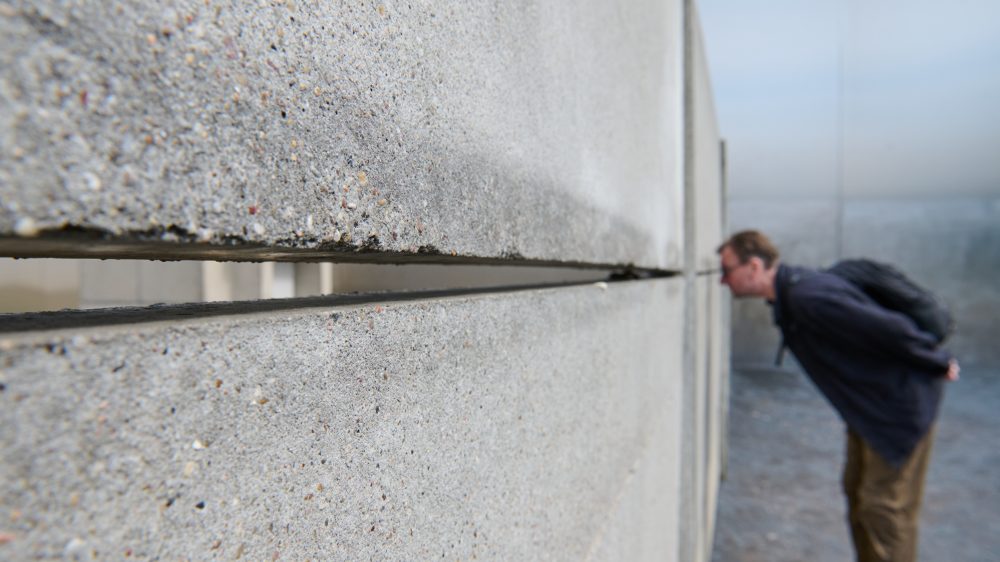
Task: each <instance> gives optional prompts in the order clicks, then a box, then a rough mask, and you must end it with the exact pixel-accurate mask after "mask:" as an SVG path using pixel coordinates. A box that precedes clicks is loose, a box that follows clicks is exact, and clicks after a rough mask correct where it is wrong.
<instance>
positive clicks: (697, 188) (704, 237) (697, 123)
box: [690, 2, 723, 271]
mask: <svg viewBox="0 0 1000 562" xmlns="http://www.w3.org/2000/svg"><path fill="white" fill-rule="evenodd" d="M693 5H694V3H693V2H692V6H693ZM695 21H697V19H696V20H695ZM692 34H693V37H692V42H691V43H692V45H691V46H692V48H693V49H694V53H693V59H694V61H693V62H694V65H693V68H692V77H693V79H692V82H693V83H692V88H693V93H694V95H693V96H692V100H691V104H692V106H693V107H692V109H693V115H692V117H693V124H694V130H693V131H692V132H691V134H692V135H694V139H693V141H694V142H693V146H692V148H693V152H694V153H693V154H692V155H691V156H690V157H691V158H693V161H694V198H695V201H694V210H695V215H694V217H693V220H694V222H695V224H694V233H695V240H694V244H695V263H694V267H695V269H696V270H697V271H709V270H713V269H718V267H719V262H718V257H717V256H716V254H715V249H716V248H718V247H719V244H721V243H722V231H723V224H722V145H721V141H720V136H719V124H718V120H717V118H716V115H715V101H714V96H713V94H712V83H711V79H710V77H709V72H708V58H707V56H706V53H705V44H704V39H703V37H702V33H701V25H700V24H699V25H695V26H693V29H692Z"/></svg>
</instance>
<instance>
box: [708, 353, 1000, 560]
mask: <svg viewBox="0 0 1000 562" xmlns="http://www.w3.org/2000/svg"><path fill="white" fill-rule="evenodd" d="M998 403H1000V370H998V369H995V368H994V369H991V368H976V369H964V370H963V371H962V380H960V381H959V382H957V383H954V384H952V385H950V386H949V388H948V390H947V394H946V397H945V400H944V405H943V408H942V413H941V417H940V419H939V420H938V426H937V434H936V439H935V443H934V451H933V453H932V457H931V465H930V469H929V473H928V476H927V484H926V491H925V496H924V508H923V514H922V516H921V527H920V557H919V559H920V560H924V561H928V562H938V561H949V562H983V561H987V560H996V559H997V553H1000V513H998V511H997V509H996V506H997V502H998V500H1000V476H998V474H1000V473H998V471H997V469H996V467H997V466H998V464H1000V451H998V449H997V447H996V446H995V444H996V443H997V441H998V438H1000V436H998V429H997V428H998V427H1000V409H998V408H997V406H996V405H997V404H998ZM730 431H731V436H730V449H729V471H728V480H726V481H725V482H724V483H723V486H722V494H721V496H720V501H719V518H718V525H717V527H716V535H715V550H714V555H713V558H712V559H713V560H714V561H715V562H802V561H805V560H808V561H809V562H840V561H843V560H851V559H853V550H852V547H851V543H850V536H849V531H848V529H847V523H846V505H845V503H844V500H843V497H842V494H841V491H840V471H841V467H842V463H843V454H844V440H845V436H844V429H843V424H842V423H841V422H840V420H839V418H838V417H837V416H836V414H835V413H834V412H833V410H832V408H830V407H829V406H828V405H827V404H826V402H825V400H824V399H823V398H822V396H821V395H820V394H819V392H818V391H816V390H815V389H814V388H813V387H812V385H811V383H810V382H809V381H808V379H806V378H805V376H804V375H802V374H799V373H793V372H779V371H769V370H757V371H749V370H736V371H734V373H733V378H732V410H731V418H730Z"/></svg>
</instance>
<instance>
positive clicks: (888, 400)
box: [771, 265, 951, 466]
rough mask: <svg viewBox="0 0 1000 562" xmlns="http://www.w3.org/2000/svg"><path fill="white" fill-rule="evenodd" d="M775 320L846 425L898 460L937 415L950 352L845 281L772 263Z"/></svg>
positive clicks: (897, 462) (889, 459) (887, 456)
mask: <svg viewBox="0 0 1000 562" xmlns="http://www.w3.org/2000/svg"><path fill="white" fill-rule="evenodd" d="M771 304H772V306H773V312H774V323H775V324H777V325H778V327H779V328H780V329H781V333H782V336H784V339H785V345H786V346H787V347H788V349H789V350H791V352H792V353H793V354H794V355H795V358H796V359H797V360H798V361H799V363H800V364H801V365H802V367H803V368H804V369H805V371H806V373H807V374H808V375H809V378H811V379H812V381H813V383H814V384H815V385H816V386H817V387H818V388H819V390H820V391H821V392H822V393H823V395H824V396H826V398H827V400H829V401H830V403H831V404H832V405H833V407H834V408H835V409H836V410H837V412H838V413H839V414H840V416H841V417H842V418H843V419H844V422H845V423H847V426H848V427H849V428H850V429H852V430H854V432H855V433H857V434H858V435H859V436H861V438H862V439H863V440H864V441H865V442H866V443H868V445H869V446H870V447H871V448H872V449H874V450H875V452H876V453H878V454H879V455H881V456H882V457H883V458H884V459H885V460H886V461H887V462H889V463H890V464H893V465H895V466H899V465H900V464H902V462H903V461H904V460H906V458H907V457H909V456H910V453H911V452H912V451H913V449H914V447H916V445H917V442H918V441H920V439H921V438H922V437H923V436H924V434H926V433H927V430H928V429H929V428H930V426H931V424H933V423H934V419H935V417H936V416H937V411H938V405H939V404H940V402H941V396H942V393H943V386H944V382H945V377H944V375H945V374H946V373H947V371H948V362H949V360H950V359H951V355H950V354H949V353H948V352H946V351H944V350H942V349H939V348H937V347H936V344H935V342H934V339H933V338H932V337H931V336H930V335H928V334H926V333H924V332H922V331H920V330H919V329H917V327H916V325H914V323H913V321H912V320H910V319H909V318H908V317H907V316H905V315H903V314H901V313H898V312H895V311H891V310H887V309H885V308H882V307H881V306H879V305H878V304H876V303H875V302H874V301H873V300H872V299H871V298H869V297H868V296H867V295H865V294H864V293H863V292H862V291H861V290H860V289H858V288H857V287H855V286H854V285H852V284H850V283H849V282H847V281H845V280H844V279H841V278H840V277H837V276H836V275H833V274H831V273H824V272H821V271H814V270H810V269H806V268H800V267H791V266H787V265H779V266H778V273H777V276H776V277H775V301H774V302H773V303H771Z"/></svg>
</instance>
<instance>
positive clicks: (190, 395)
mask: <svg viewBox="0 0 1000 562" xmlns="http://www.w3.org/2000/svg"><path fill="white" fill-rule="evenodd" d="M323 302H327V301H323ZM328 302H329V303H330V306H327V307H324V308H307V309H302V310H298V311H295V310H288V311H285V312H267V313H264V312H256V313H253V312H252V311H248V312H247V313H246V314H242V315H229V316H221V317H220V316H212V315H211V314H210V313H209V312H208V311H211V310H213V308H212V305H199V306H192V307H189V308H188V309H182V310H181V312H183V313H184V314H185V315H189V316H190V318H189V319H187V320H183V321H177V320H166V319H165V318H166V317H167V316H165V314H166V312H169V311H170V309H169V308H167V309H163V308H161V309H152V310H150V311H149V313H150V314H151V315H152V316H151V317H150V318H149V320H156V319H157V318H160V319H162V321H159V322H150V323H146V324H140V325H131V324H129V325H125V326H123V327H114V326H106V327H98V328H95V327H91V328H80V329H71V330H66V329H64V330H61V331H55V332H36V333H31V332H28V333H25V334H21V335H8V336H4V337H2V339H0V349H2V350H3V351H2V355H0V382H2V385H3V386H2V387H0V401H2V406H0V448H2V450H3V451H4V454H3V455H2V457H0V500H2V501H0V505H2V506H3V513H2V517H0V532H3V533H6V534H9V535H12V537H13V538H12V540H11V541H10V542H9V543H8V544H4V545H0V549H3V550H2V551H0V552H2V556H3V557H4V558H5V559H15V560H21V559H29V558H30V559H41V560H50V559H63V558H71V559H91V558H96V559H109V558H118V557H123V556H124V557H132V558H136V559H153V558H160V559H164V558H170V559H178V558H190V559H205V558H208V557H219V558H225V559H232V558H240V557H242V558H243V559H247V560H264V559H267V560H272V559H282V560H285V559H288V560H303V559H307V558H309V559H314V560H345V559H351V560H356V559H368V558H372V557H375V558H391V559H409V560H426V559H431V558H434V559H437V558H440V557H442V556H443V557H444V558H446V559H472V558H479V559H499V560H537V559H548V558H552V559H575V560H579V559H583V558H584V557H585V556H586V555H587V554H588V553H590V554H592V555H595V556H596V555H599V554H600V553H602V552H607V553H609V554H608V557H613V556H614V552H617V551H618V550H615V549H613V548H612V547H611V546H610V545H611V544H612V542H613V541H614V542H617V543H621V542H622V541H625V540H632V541H635V543H636V544H638V545H641V548H639V547H636V548H632V547H628V548H627V550H625V552H629V553H633V552H636V553H639V554H641V555H642V556H641V558H647V559H660V560H671V559H674V556H675V550H674V548H673V547H674V545H675V542H676V536H675V534H674V532H673V531H672V530H673V529H674V525H675V523H676V513H675V509H676V504H675V503H674V502H675V498H673V497H671V496H670V495H669V494H670V492H671V490H674V489H676V487H677V486H678V483H677V481H676V476H677V472H678V471H677V468H676V466H675V465H674V464H673V462H674V461H676V457H675V456H673V455H674V454H675V451H676V448H677V443H678V440H679V435H678V432H679V431H680V427H679V426H678V425H676V424H673V421H672V420H675V418H676V417H677V415H678V414H677V413H676V411H675V410H676V408H677V405H678V403H679V396H678V394H677V388H678V380H679V373H678V372H677V369H678V365H679V361H680V359H679V358H680V355H681V343H680V342H681V340H682V338H681V337H680V333H681V322H682V281H681V280H679V279H676V280H675V279H666V280H656V281H645V282H632V283H619V284H614V283H613V284H610V285H607V286H605V285H603V284H599V285H585V286H578V287H572V288H562V289H550V290H538V291H523V292H515V293H506V294H491V295H486V296H465V297H452V298H444V299H435V300H424V301H415V302H385V303H382V304H378V303H375V302H372V303H369V304H364V305H355V306H346V305H342V306H337V305H336V303H337V302H338V299H336V298H331V299H329V301H328ZM165 311H166V312H165ZM157 315H159V316H157ZM581 350H587V352H586V353H581ZM671 424H672V425H671ZM632 521H641V522H642V524H641V525H638V526H636V527H634V528H633V527H630V526H629V525H627V524H626V523H628V522H632ZM652 529H661V530H662V532H661V533H657V534H649V531H650V530H652ZM622 548H626V547H622ZM596 557H598V558H599V557H600V556H596ZM629 559H634V558H631V557H630V558H629Z"/></svg>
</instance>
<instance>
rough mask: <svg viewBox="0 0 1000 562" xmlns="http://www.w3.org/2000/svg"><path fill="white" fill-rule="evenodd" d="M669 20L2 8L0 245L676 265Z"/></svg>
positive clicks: (612, 9) (578, 8)
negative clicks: (89, 240)
mask: <svg viewBox="0 0 1000 562" xmlns="http://www.w3.org/2000/svg"><path fill="white" fill-rule="evenodd" d="M681 29H682V28H681V17H680V2H679V1H678V0H669V1H659V0H656V1H652V0H650V1H643V2H630V3H607V2H599V1H588V2H585V3H584V4H580V3H579V2H570V1H568V0H562V1H559V2H537V1H532V0H529V1H526V2H516V3H485V4H483V3H473V4H463V5H457V4H451V3H447V2H440V1H428V0H422V1H415V2H405V3H404V2H385V3H361V4H358V3H350V2H348V3H336V2H335V3H329V2H308V1H303V2H297V1H293V0H273V1H267V2H252V3H246V2H235V1H219V2H208V3H206V2H200V1H197V2H196V1H193V0H171V1H169V2H166V3H156V2H146V1H138V0H125V1H122V2H114V3H109V2H87V3H66V2H58V1H55V0H37V1H30V2H28V1H9V2H3V3H2V4H0V35H2V36H3V37H4V41H3V45H2V47H0V69H2V70H0V201H2V204H0V234H2V235H5V236H12V235H16V236H22V237H30V236H35V235H39V234H41V235H44V234H46V233H48V232H50V231H59V232H63V233H66V232H69V233H81V235H82V234H86V233H91V234H103V235H107V236H108V239H106V240H104V243H103V244H101V245H98V246H94V247H92V248H91V249H96V250H98V251H100V250H103V251H109V250H112V249H115V248H117V249H118V251H120V252H123V253H127V252H132V251H135V248H131V249H130V248H129V247H127V246H113V245H112V244H111V243H113V242H115V241H116V240H117V241H122V240H136V239H137V240H156V241H180V242H185V243H191V242H201V243H203V244H204V247H205V248H223V249H225V248H229V247H231V246H235V247H239V246H241V245H259V246H262V247H265V248H271V249H280V248H285V249H313V250H315V249H321V250H325V251H329V252H330V253H331V254H334V255H335V257H336V256H341V257H342V256H343V254H344V253H349V252H352V251H365V252H369V251H376V252H401V253H403V254H413V255H416V254H421V255H424V254H428V253H430V254H434V253H436V252H440V253H441V254H443V255H445V256H450V255H452V254H453V253H454V254H455V255H458V256H473V257H477V256H478V257H485V258H525V259H539V260H554V261H568V262H589V263H606V264H628V263H634V264H636V265H638V266H641V267H650V268H665V269H678V268H679V261H680V259H681V237H682V227H681V213H682V209H681V199H682V195H681V187H682V186H681V185H680V182H681V178H680V154H681V150H682V146H681V138H680V135H681V127H682V122H681V121H682V120H681V104H680V97H681V84H680V79H681V74H680V72H681V70H680V45H681ZM81 240H83V238H81ZM25 248H29V249H30V248H34V249H33V250H31V251H41V250H40V248H41V247H40V246H34V247H29V246H26V245H23V244H22V245H18V244H6V245H4V251H6V252H22V251H25ZM86 249H87V245H85V244H81V245H80V250H81V251H84V250H86ZM158 251H159V252H161V255H160V256H159V257H161V258H162V257H165V256H164V255H163V252H165V251H170V248H169V247H164V248H161V249H159V250H158ZM237 255H238V254H237ZM222 257H224V256H222ZM222 257H220V258H219V259H222ZM397 258H399V256H397ZM257 259H260V256H258V257H257Z"/></svg>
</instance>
